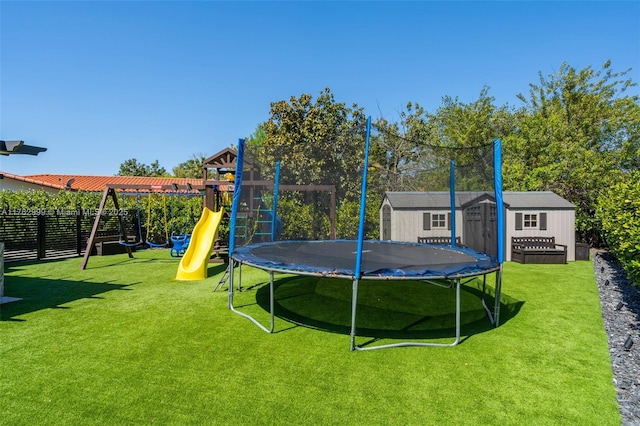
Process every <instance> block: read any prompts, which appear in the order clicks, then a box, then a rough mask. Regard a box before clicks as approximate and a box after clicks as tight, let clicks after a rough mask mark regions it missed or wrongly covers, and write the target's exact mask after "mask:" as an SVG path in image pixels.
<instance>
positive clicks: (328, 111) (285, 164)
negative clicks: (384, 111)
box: [247, 88, 377, 238]
mask: <svg viewBox="0 0 640 426" xmlns="http://www.w3.org/2000/svg"><path fill="white" fill-rule="evenodd" d="M270 114H271V117H270V118H269V120H268V121H266V122H265V123H263V124H262V125H260V126H259V127H258V129H257V130H256V133H255V134H254V135H252V136H251V137H250V138H248V144H247V146H248V149H249V151H251V152H252V153H253V154H254V155H255V159H254V160H255V161H257V162H258V163H259V164H262V165H263V166H262V169H261V173H262V178H264V179H270V178H272V177H273V170H274V167H275V164H276V162H280V164H281V174H280V182H281V183H282V184H297V185H335V187H336V194H335V197H336V199H337V200H338V203H339V204H340V203H342V202H346V201H354V200H357V199H358V197H359V195H360V189H361V186H360V185H361V175H362V161H363V158H364V147H365V143H364V142H365V139H364V134H365V132H364V129H365V127H364V124H365V121H366V120H365V116H364V113H363V111H362V109H361V108H359V107H358V106H357V105H356V104H354V105H352V107H347V106H346V105H345V104H344V103H340V102H336V101H335V98H334V95H333V94H332V93H331V90H330V89H328V88H326V89H324V90H323V91H321V92H320V94H319V95H318V97H317V98H315V99H314V98H313V96H312V95H310V94H302V95H301V96H299V97H296V96H292V97H291V98H290V99H289V102H287V101H284V100H282V101H279V102H273V103H271V110H270ZM281 199H282V205H283V206H287V208H288V209H289V212H290V213H289V214H288V218H284V219H283V228H284V230H283V235H284V236H285V238H286V237H292V236H293V234H294V233H295V232H294V223H295V222H296V221H300V220H302V218H309V217H313V219H314V220H313V221H309V223H310V225H309V226H311V227H312V228H313V229H310V230H308V231H307V232H308V234H309V235H315V236H319V235H322V234H323V233H325V232H326V224H327V220H326V218H327V215H328V211H327V209H325V207H326V206H328V203H329V194H327V193H320V192H318V193H310V192H308V191H306V192H299V193H288V194H281ZM310 205H313V206H314V207H313V208H312V209H311V210H309V208H310V207H309V206H310ZM372 208H377V206H375V205H374V206H372ZM287 219H289V220H287ZM338 220H340V219H338ZM349 220H352V221H357V218H353V217H351V218H349ZM371 228H373V225H372V226H371ZM307 236H308V235H307Z"/></svg>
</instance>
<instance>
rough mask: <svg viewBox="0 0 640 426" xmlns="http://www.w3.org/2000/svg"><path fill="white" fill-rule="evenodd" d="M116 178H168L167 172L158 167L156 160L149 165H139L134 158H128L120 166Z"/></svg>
mask: <svg viewBox="0 0 640 426" xmlns="http://www.w3.org/2000/svg"><path fill="white" fill-rule="evenodd" d="M116 176H168V173H167V170H166V169H165V168H164V167H162V166H160V163H159V162H158V160H155V161H154V162H153V163H151V164H144V163H139V162H138V160H137V159H136V158H130V159H129V160H126V161H124V162H123V163H122V164H120V168H119V169H118V173H116Z"/></svg>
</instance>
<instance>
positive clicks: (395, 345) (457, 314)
mask: <svg viewBox="0 0 640 426" xmlns="http://www.w3.org/2000/svg"><path fill="white" fill-rule="evenodd" d="M453 282H454V281H453V280H452V284H453ZM460 287H461V284H460V278H456V279H455V288H456V312H455V322H456V325H455V328H456V331H455V333H456V334H455V339H454V340H453V342H451V343H429V342H426V343H425V342H399V343H391V344H388V345H378V346H367V347H361V346H358V345H356V344H355V337H356V336H355V329H356V320H355V311H356V303H357V300H356V297H355V296H356V295H357V283H356V282H355V281H354V291H353V294H354V297H353V300H352V308H351V309H352V318H351V350H352V351H353V350H357V351H372V350H376V349H387V348H398V347H402V346H441V347H442V346H456V345H457V344H458V343H460V323H461V321H460V317H461V315H460V306H461V303H460Z"/></svg>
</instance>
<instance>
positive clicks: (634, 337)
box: [593, 251, 640, 426]
mask: <svg viewBox="0 0 640 426" xmlns="http://www.w3.org/2000/svg"><path fill="white" fill-rule="evenodd" d="M593 264H594V268H595V275H596V281H597V283H598V292H599V294H600V304H601V306H602V318H603V320H604V326H605V330H606V332H607V336H608V339H609V354H610V356H611V366H612V369H613V376H614V379H613V382H614V385H615V387H616V391H617V393H618V405H619V407H620V414H621V415H622V424H623V425H624V426H640V287H639V286H635V287H634V286H633V285H632V281H631V280H629V279H627V278H626V276H625V273H624V271H623V270H622V268H621V267H620V264H619V263H618V262H617V261H616V259H615V258H614V257H613V255H611V254H610V253H608V252H605V251H600V252H594V253H593Z"/></svg>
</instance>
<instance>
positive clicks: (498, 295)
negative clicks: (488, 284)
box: [493, 263, 502, 327]
mask: <svg viewBox="0 0 640 426" xmlns="http://www.w3.org/2000/svg"><path fill="white" fill-rule="evenodd" d="M501 298H502V263H501V264H500V269H498V271H497V272H496V299H495V306H494V308H493V312H494V319H495V323H494V325H495V326H496V327H497V326H499V325H500V301H501Z"/></svg>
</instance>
